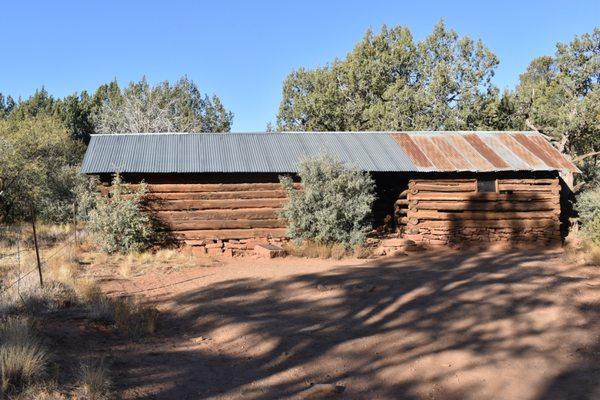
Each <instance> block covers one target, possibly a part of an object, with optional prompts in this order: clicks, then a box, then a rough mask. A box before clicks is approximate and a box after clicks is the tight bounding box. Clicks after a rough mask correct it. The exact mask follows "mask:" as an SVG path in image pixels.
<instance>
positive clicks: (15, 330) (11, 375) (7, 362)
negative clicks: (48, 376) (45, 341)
mask: <svg viewBox="0 0 600 400" xmlns="http://www.w3.org/2000/svg"><path fill="white" fill-rule="evenodd" d="M47 362H48V355H47V353H46V351H45V350H44V349H43V348H42V346H41V344H40V342H39V340H38V339H37V337H36V335H35V334H34V332H33V327H32V324H31V322H30V321H29V320H28V319H26V318H24V317H9V318H7V319H6V320H5V321H3V323H2V326H1V327H0V380H1V393H2V394H3V395H5V394H9V393H15V392H16V393H18V392H21V391H23V390H24V389H26V388H27V387H28V386H29V385H31V384H33V383H35V382H36V381H37V380H39V379H40V378H41V377H42V376H43V375H44V373H45V370H46V366H47Z"/></svg>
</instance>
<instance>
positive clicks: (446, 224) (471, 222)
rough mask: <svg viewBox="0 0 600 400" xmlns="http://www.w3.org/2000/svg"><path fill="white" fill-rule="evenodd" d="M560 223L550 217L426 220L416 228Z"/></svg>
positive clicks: (514, 226) (535, 226)
mask: <svg viewBox="0 0 600 400" xmlns="http://www.w3.org/2000/svg"><path fill="white" fill-rule="evenodd" d="M558 227H559V223H558V222H557V221H556V220H554V219H550V218H546V219H534V220H460V221H425V222H420V223H419V224H418V225H417V226H416V228H448V229H452V228H454V229H458V228H513V229H527V228H556V229H558Z"/></svg>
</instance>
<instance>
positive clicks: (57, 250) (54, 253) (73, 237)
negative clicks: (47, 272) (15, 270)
mask: <svg viewBox="0 0 600 400" xmlns="http://www.w3.org/2000/svg"><path fill="white" fill-rule="evenodd" d="M76 239H77V230H75V231H74V232H73V233H72V234H70V235H69V236H68V237H67V238H66V239H65V242H64V243H63V244H62V245H61V246H59V247H58V248H55V249H53V251H52V253H50V254H49V255H48V256H46V257H41V258H40V264H41V268H42V269H43V268H44V267H45V266H46V265H47V263H48V261H49V260H51V259H52V258H54V257H56V256H57V255H59V254H61V253H62V252H63V251H64V250H65V249H66V248H67V247H68V246H69V245H71V244H73V243H75V241H76ZM20 254H21V251H20V250H17V251H16V252H15V253H13V255H15V256H17V257H19V264H20ZM19 269H20V265H19ZM37 269H38V267H37V265H36V266H34V267H33V268H31V269H29V270H28V271H27V272H25V273H24V274H21V273H19V277H18V278H17V279H16V280H14V281H13V282H11V283H9V284H8V285H7V286H6V287H4V288H2V289H1V290H0V294H2V293H5V292H7V291H8V290H10V289H11V288H12V287H14V286H15V285H16V284H18V283H19V282H21V281H22V280H23V279H25V278H27V277H28V276H29V275H31V274H32V273H33V272H35V271H37Z"/></svg>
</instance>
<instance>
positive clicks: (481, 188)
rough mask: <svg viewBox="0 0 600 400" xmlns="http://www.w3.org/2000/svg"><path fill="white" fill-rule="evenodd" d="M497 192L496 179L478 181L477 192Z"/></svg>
mask: <svg viewBox="0 0 600 400" xmlns="http://www.w3.org/2000/svg"><path fill="white" fill-rule="evenodd" d="M497 191H498V190H497V186H496V180H495V179H477V192H479V193H496V192H497Z"/></svg>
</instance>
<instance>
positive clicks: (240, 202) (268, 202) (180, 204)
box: [147, 199, 286, 211]
mask: <svg viewBox="0 0 600 400" xmlns="http://www.w3.org/2000/svg"><path fill="white" fill-rule="evenodd" d="M285 202H286V200H285V199H232V200H164V201H160V202H153V201H151V202H149V203H148V204H147V207H148V208H149V209H151V210H156V211H169V210H216V209H239V208H279V207H281V206H283V205H284V204H285Z"/></svg>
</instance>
